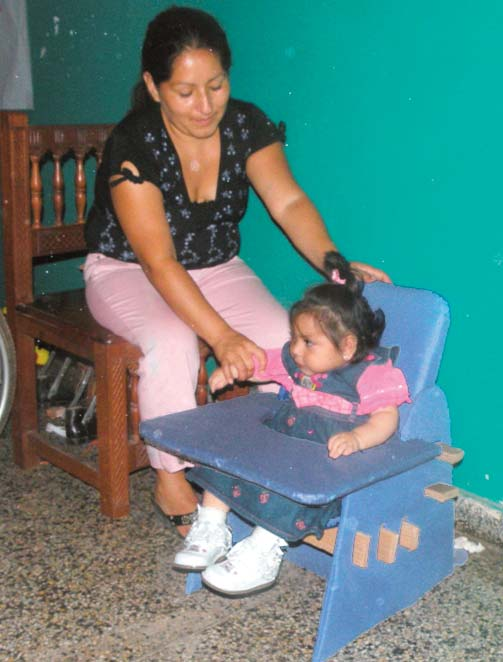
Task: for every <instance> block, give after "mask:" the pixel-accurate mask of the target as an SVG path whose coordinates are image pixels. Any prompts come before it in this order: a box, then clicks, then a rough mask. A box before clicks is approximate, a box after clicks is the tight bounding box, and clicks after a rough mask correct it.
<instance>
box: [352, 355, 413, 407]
mask: <svg viewBox="0 0 503 662" xmlns="http://www.w3.org/2000/svg"><path fill="white" fill-rule="evenodd" d="M356 390H357V391H358V395H359V396H360V404H359V406H358V410H357V413H358V414H371V413H372V412H374V411H376V410H377V409H381V408H382V407H390V406H391V407H399V406H400V405H401V404H403V403H404V402H410V398H409V389H408V386H407V382H406V381H405V376H404V374H403V372H402V371H401V370H400V369H399V368H395V367H393V364H392V363H391V361H390V360H388V361H386V363H384V364H381V365H371V366H369V367H368V368H367V369H366V370H365V372H364V373H363V374H362V375H361V377H360V379H359V380H358V382H357V384H356Z"/></svg>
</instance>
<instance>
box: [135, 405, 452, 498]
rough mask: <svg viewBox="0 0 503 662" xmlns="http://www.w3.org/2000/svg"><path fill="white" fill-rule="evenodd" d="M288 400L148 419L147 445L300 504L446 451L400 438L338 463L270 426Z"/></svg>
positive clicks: (144, 426)
mask: <svg viewBox="0 0 503 662" xmlns="http://www.w3.org/2000/svg"><path fill="white" fill-rule="evenodd" d="M280 405H281V402H279V401H278V400H277V398H276V396H275V395H273V394H270V393H256V394H252V395H248V396H246V397H243V398H236V399H234V400H229V401H227V402H221V403H216V404H210V405H206V406H205V407H200V408H198V409H191V410H189V411H185V412H179V413H176V414H170V415H168V416H161V417H159V418H155V419H151V420H150V421H144V422H143V423H142V424H141V427H140V432H141V434H142V436H143V437H144V439H145V440H146V441H147V443H149V444H151V445H152V446H155V447H156V448H159V449H160V450H163V451H168V452H170V453H174V454H176V455H181V456H182V457H184V458H187V459H189V460H191V461H193V462H197V463H199V464H204V465H207V466H210V467H213V468H215V469H218V470H219V471H222V472H223V473H226V474H230V475H234V476H237V477H240V478H244V479H246V480H249V481H252V482H254V483H257V484H259V485H261V486H263V487H264V488H265V489H270V490H272V491H274V492H277V493H279V494H283V495H285V496H287V497H289V498H290V499H293V500H295V501H298V502H301V503H306V504H312V505H316V504H323V503H328V502H329V501H332V500H333V499H336V498H338V497H342V496H345V495H346V494H349V493H350V492H353V491H355V490H359V489H361V488H362V487H365V486H367V485H371V484H372V483H375V482H378V481H381V480H383V479H385V478H388V477H390V476H394V475H396V474H400V473H403V472H404V471H408V470H409V469H412V468H414V467H416V466H419V465H420V464H424V463H426V462H429V461H430V460H432V459H434V458H435V457H437V456H438V455H439V454H440V448H439V447H438V446H437V445H436V444H431V443H428V442H425V441H423V440H420V439H410V440H408V441H407V442H406V443H405V442H403V441H400V440H399V439H398V438H396V437H395V438H393V439H391V440H390V441H388V442H386V443H385V444H382V445H380V446H377V447H374V448H371V449H368V450H366V451H363V452H361V453H354V454H353V455H350V456H348V457H341V458H338V459H337V460H332V459H330V458H329V457H328V455H327V449H326V446H325V445H324V444H319V443H316V442H313V441H309V440H306V439H298V438H296V437H289V436H287V435H284V434H281V433H279V432H276V431H274V430H271V429H269V428H268V427H266V426H264V425H263V423H262V421H263V420H264V418H265V416H266V415H268V414H270V413H271V412H273V411H274V410H275V409H277V408H278V407H279V406H280Z"/></svg>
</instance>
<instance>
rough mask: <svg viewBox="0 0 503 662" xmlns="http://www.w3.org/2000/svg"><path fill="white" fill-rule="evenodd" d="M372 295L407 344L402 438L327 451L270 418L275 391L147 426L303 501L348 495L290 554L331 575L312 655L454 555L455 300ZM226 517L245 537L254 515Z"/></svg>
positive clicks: (390, 339)
mask: <svg viewBox="0 0 503 662" xmlns="http://www.w3.org/2000/svg"><path fill="white" fill-rule="evenodd" d="M365 294H366V296H367V298H368V299H369V302H370V304H371V305H372V307H373V308H377V307H380V308H382V309H383V310H384V312H385V314H386V320H387V324H386V330H385V332H384V336H383V345H388V346H391V345H398V346H399V347H400V355H399V359H398V366H399V367H400V368H401V369H402V370H403V371H404V373H405V375H406V377H407V382H408V385H409V390H410V393H411V396H412V404H404V405H402V406H401V408H400V435H401V439H398V438H395V439H393V440H390V441H388V442H387V443H385V444H382V445H381V446H377V447H375V448H371V449H369V450H367V451H364V452H362V453H355V454H353V455H351V456H349V457H342V458H338V459H337V460H331V459H330V458H329V457H328V455H327V451H326V448H325V447H324V446H323V445H322V444H313V443H312V442H310V441H309V440H304V439H295V438H291V437H287V436H285V435H282V434H280V433H278V432H275V431H273V430H270V429H268V428H267V427H265V426H264V425H263V423H262V421H263V420H264V419H265V418H266V417H268V416H270V415H271V414H272V413H273V411H274V410H275V409H276V408H277V407H278V406H280V405H281V403H280V402H279V401H278V400H277V399H275V398H274V396H272V395H271V394H267V393H262V394H256V395H255V394H254V395H250V396H248V397H246V398H241V399H239V400H234V401H232V402H226V403H222V404H215V405H208V406H207V407H204V408H202V409H199V410H197V411H196V410H195V411H193V412H181V413H179V414H172V415H169V416H163V417H159V418H156V419H152V420H150V421H145V422H143V423H142V424H141V426H140V430H141V431H142V434H143V435H144V437H145V438H146V439H149V440H153V442H154V443H155V445H156V446H157V447H158V448H162V449H164V450H169V451H171V452H174V453H178V454H181V455H183V456H184V457H187V458H190V459H192V460H194V461H195V462H198V463H200V464H203V465H207V466H211V467H214V468H216V469H218V470H219V471H221V472H224V473H226V474H229V475H231V476H238V477H241V478H245V479H247V480H249V481H252V482H254V483H256V484H258V485H261V486H263V487H264V489H266V490H272V491H274V492H277V493H279V494H283V495H286V496H288V497H289V498H291V499H293V500H295V501H299V502H301V503H305V504H310V505H317V504H320V505H321V504H324V503H328V502H329V501H331V500H333V499H335V498H341V499H342V512H341V516H340V518H339V519H338V520H337V521H334V522H332V523H329V527H328V528H327V529H326V531H325V535H324V536H323V537H322V538H321V539H320V540H317V539H316V538H315V537H314V536H309V537H308V538H306V539H304V541H303V543H301V544H299V545H295V546H291V547H289V549H288V552H287V558H288V559H289V560H290V561H293V562H294V563H296V564H297V565H299V566H301V567H304V568H307V569H310V570H312V571H313V572H315V573H316V574H318V575H320V576H322V577H324V578H325V579H326V590H325V596H324V600H323V606H322V611H321V617H320V623H319V628H318V636H317V640H316V645H315V648H314V653H313V660H315V661H316V662H320V661H321V660H325V659H327V658H328V657H330V656H332V655H333V654H334V653H335V652H336V651H337V650H339V649H340V648H341V647H342V646H344V645H345V644H347V643H348V642H350V641H351V640H352V639H354V638H355V637H357V636H358V635H359V634H361V633H362V632H364V631H365V630H368V629H369V628H371V627H372V626H374V625H375V624H376V623H379V622H380V621H382V620H384V619H385V618H387V617H389V616H390V615H392V614H394V613H395V612H397V611H399V610H401V609H404V608H405V607H408V606H410V605H412V604H413V603H414V602H415V601H416V600H418V599H419V598H420V597H421V596H422V595H423V594H424V593H425V592H426V591H428V590H430V589H431V588H432V587H433V586H434V585H435V584H437V583H438V582H440V581H442V580H443V579H444V578H445V577H447V576H448V575H449V574H450V573H452V571H453V568H454V565H455V557H454V505H453V501H452V499H453V497H455V496H456V494H457V490H456V488H454V487H453V486H452V476H451V474H452V465H453V464H455V463H456V462H458V461H459V460H460V459H461V458H462V455H463V453H462V451H460V450H459V449H453V448H452V447H451V446H450V442H451V439H450V420H449V411H448V407H447V403H446V399H445V396H444V394H443V392H442V391H441V389H440V388H439V387H438V386H437V385H436V383H435V380H436V377H437V372H438V368H439V365H440V360H441V357H442V352H443V347H444V342H445V338H446V334H447V329H448V326H449V310H448V306H447V304H446V302H445V301H444V300H443V299H442V298H441V297H439V296H438V295H436V294H434V293H432V292H428V291H425V290H415V289H409V288H403V287H395V286H392V285H385V284H383V283H375V284H373V285H370V286H367V287H366V288H365ZM202 430H204V443H201V438H202V437H203V435H201V431H202ZM208 449H211V452H209V451H208ZM306 467H307V468H308V470H306ZM230 523H231V527H232V531H233V539H234V542H236V541H238V540H240V539H241V538H243V537H244V536H245V535H248V533H249V531H250V527H249V524H247V523H246V522H245V521H244V520H242V519H241V518H239V517H238V516H237V515H235V514H233V513H232V514H231V517H230ZM304 543H308V544H304ZM200 587H201V580H200V575H198V574H196V573H191V574H189V576H188V579H187V592H192V591H194V590H196V589H198V588H200Z"/></svg>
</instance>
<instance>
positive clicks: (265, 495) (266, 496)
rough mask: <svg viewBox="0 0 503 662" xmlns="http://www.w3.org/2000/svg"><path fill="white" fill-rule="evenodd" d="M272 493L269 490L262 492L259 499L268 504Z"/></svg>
mask: <svg viewBox="0 0 503 662" xmlns="http://www.w3.org/2000/svg"><path fill="white" fill-rule="evenodd" d="M269 497H270V494H269V492H261V493H260V494H259V496H258V500H259V501H260V503H261V504H266V503H267V502H268V501H269Z"/></svg>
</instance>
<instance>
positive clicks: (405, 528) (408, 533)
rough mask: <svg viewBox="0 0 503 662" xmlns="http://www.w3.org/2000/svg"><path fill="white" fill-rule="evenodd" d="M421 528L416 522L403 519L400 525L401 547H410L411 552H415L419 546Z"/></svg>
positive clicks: (399, 541) (399, 540)
mask: <svg viewBox="0 0 503 662" xmlns="http://www.w3.org/2000/svg"><path fill="white" fill-rule="evenodd" d="M420 532H421V529H420V528H419V527H418V526H416V525H415V524H411V523H410V522H408V521H407V520H405V519H404V520H403V521H402V526H401V527H400V536H399V539H398V543H399V545H400V547H404V548H405V549H408V550H409V552H413V551H414V550H415V549H417V548H418V547H419V534H420Z"/></svg>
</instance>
